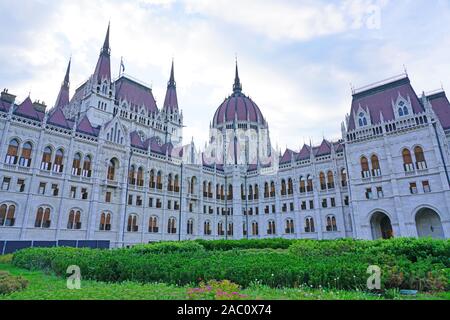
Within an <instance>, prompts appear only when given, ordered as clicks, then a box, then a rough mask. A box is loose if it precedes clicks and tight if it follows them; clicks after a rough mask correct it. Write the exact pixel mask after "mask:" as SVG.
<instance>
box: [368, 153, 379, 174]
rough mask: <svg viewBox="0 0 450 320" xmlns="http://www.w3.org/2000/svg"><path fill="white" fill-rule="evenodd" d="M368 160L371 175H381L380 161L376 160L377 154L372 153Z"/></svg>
mask: <svg viewBox="0 0 450 320" xmlns="http://www.w3.org/2000/svg"><path fill="white" fill-rule="evenodd" d="M370 162H371V164H372V175H373V176H374V177H379V176H381V169H380V161H379V160H378V156H377V155H375V154H374V155H373V156H372V157H370Z"/></svg>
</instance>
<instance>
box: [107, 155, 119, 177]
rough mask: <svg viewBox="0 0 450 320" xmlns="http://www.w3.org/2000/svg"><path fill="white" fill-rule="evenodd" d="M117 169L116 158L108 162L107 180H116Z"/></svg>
mask: <svg viewBox="0 0 450 320" xmlns="http://www.w3.org/2000/svg"><path fill="white" fill-rule="evenodd" d="M117 167H118V161H117V159H116V158H113V159H111V160H109V164H108V176H107V178H108V180H110V181H114V180H116V168H117Z"/></svg>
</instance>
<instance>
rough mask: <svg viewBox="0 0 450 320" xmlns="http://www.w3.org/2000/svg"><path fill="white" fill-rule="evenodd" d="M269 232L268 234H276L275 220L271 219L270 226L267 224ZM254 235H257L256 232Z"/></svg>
mask: <svg viewBox="0 0 450 320" xmlns="http://www.w3.org/2000/svg"><path fill="white" fill-rule="evenodd" d="M267 234H268V235H273V234H276V230H275V221H273V220H269V222H268V226H267ZM253 235H255V234H253Z"/></svg>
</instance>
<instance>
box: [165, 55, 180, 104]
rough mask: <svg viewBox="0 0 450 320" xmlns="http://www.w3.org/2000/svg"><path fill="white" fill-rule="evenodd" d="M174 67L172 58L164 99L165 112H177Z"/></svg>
mask: <svg viewBox="0 0 450 320" xmlns="http://www.w3.org/2000/svg"><path fill="white" fill-rule="evenodd" d="M174 70H175V68H174V62H173V60H172V68H171V70H170V79H169V82H168V83H167V92H166V98H165V99H164V111H166V113H173V112H178V97H177V86H176V82H175V71H174Z"/></svg>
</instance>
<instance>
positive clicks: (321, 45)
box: [0, 0, 450, 151]
mask: <svg viewBox="0 0 450 320" xmlns="http://www.w3.org/2000/svg"><path fill="white" fill-rule="evenodd" d="M0 12H1V13H2V19H1V20H0V88H1V89H3V88H8V89H9V92H10V93H13V94H15V95H17V100H18V101H19V102H21V101H22V100H23V99H25V98H26V97H27V96H28V94H31V98H32V99H33V100H41V101H45V102H46V103H47V105H49V106H52V105H53V104H54V102H55V100H56V97H57V94H58V90H59V87H60V85H61V81H62V79H63V76H64V72H65V69H66V67H67V63H68V60H69V58H70V57H72V72H71V94H73V92H74V91H75V89H76V87H77V86H79V85H80V84H81V83H82V82H84V81H85V80H86V79H87V78H88V77H89V76H90V75H91V74H92V73H93V71H94V68H95V64H96V62H97V58H98V55H99V52H100V48H101V46H102V44H103V40H104V37H105V33H106V28H107V25H108V22H109V21H110V22H111V50H112V72H113V76H114V77H117V76H118V74H119V65H120V59H121V57H123V59H124V63H125V68H126V73H127V74H129V75H131V76H133V77H135V78H137V79H139V80H140V81H142V82H143V83H146V84H148V85H150V86H152V89H153V94H154V96H155V98H156V101H157V104H158V107H160V108H161V107H162V104H163V101H164V96H165V90H166V86H167V81H168V78H169V72H170V65H171V61H172V59H174V61H175V77H176V81H177V91H178V101H179V105H180V108H181V109H182V110H183V115H184V124H185V125H186V128H185V129H184V139H185V142H187V143H188V142H190V141H191V138H192V137H194V141H195V142H196V144H197V145H198V146H203V145H204V143H205V141H206V140H207V138H208V129H209V125H210V122H211V121H212V118H213V115H214V113H215V111H216V109H217V108H218V107H219V105H220V104H221V103H222V102H223V100H224V99H225V98H226V97H227V96H228V95H230V94H231V93H232V85H233V80H234V63H235V57H236V56H237V59H238V62H239V73H240V77H241V82H242V85H243V91H244V93H245V94H247V95H249V96H250V97H251V98H252V100H254V101H255V102H256V103H257V104H258V106H259V108H260V109H261V111H262V113H263V115H264V116H265V118H266V120H267V122H268V123H269V129H270V134H271V140H272V143H273V144H274V146H278V148H280V149H284V148H286V147H288V148H290V149H293V150H296V151H298V150H300V148H301V146H302V145H303V144H304V143H305V142H306V143H309V141H310V140H311V141H312V142H313V143H314V144H320V142H321V141H322V139H323V138H327V139H329V140H337V139H340V138H341V122H342V121H344V119H345V115H346V114H347V113H348V112H349V111H350V105H351V99H352V96H351V92H352V91H351V88H352V87H353V88H358V87H362V86H364V85H367V84H370V83H373V82H377V81H381V80H384V79H386V78H389V77H392V76H396V75H399V74H401V73H403V72H405V71H406V72H407V73H408V75H409V77H410V79H411V82H412V84H413V86H414V88H415V90H416V92H417V93H418V94H420V93H421V92H422V91H425V92H428V91H431V90H434V89H438V88H441V87H443V88H447V87H448V86H450V24H449V23H448V21H450V1H448V0H395V1H393V0H342V1H331V0H303V1H302V0H295V1H294V0H239V1H229V0H77V1H72V0H21V1H17V0H0Z"/></svg>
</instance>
